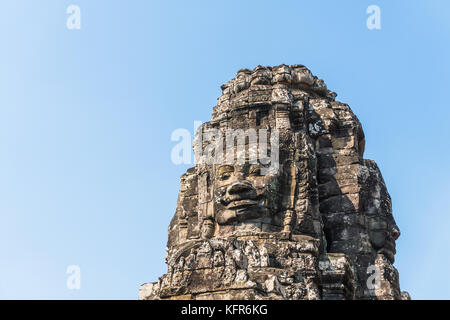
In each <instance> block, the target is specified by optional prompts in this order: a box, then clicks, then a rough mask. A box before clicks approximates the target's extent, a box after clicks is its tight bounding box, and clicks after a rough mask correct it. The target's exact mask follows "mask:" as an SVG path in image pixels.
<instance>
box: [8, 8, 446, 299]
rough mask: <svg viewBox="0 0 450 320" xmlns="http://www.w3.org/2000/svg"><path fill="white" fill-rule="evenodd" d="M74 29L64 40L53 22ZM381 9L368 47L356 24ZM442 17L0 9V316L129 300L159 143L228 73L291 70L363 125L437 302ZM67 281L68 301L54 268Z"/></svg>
mask: <svg viewBox="0 0 450 320" xmlns="http://www.w3.org/2000/svg"><path fill="white" fill-rule="evenodd" d="M70 4H76V5H78V6H79V7H80V9H81V29H80V30H68V29H67V28H66V19H67V17H68V15H67V14H66V8H67V7H68V6H69V5H70ZM371 4H376V5H378V6H379V7H380V8H381V26H382V29H381V30H372V31H371V30H368V29H367V27H366V19H367V17H368V15H367V14H366V8H367V7H368V6H369V5H371ZM449 12H450V2H448V1H446V0H441V1H438V0H429V1H419V0H416V1H406V0H405V1H400V0H395V1H392V0H390V1H382V0H371V1H363V0H360V1H356V0H354V1H350V0H346V1H339V3H338V1H334V0H330V1H324V0H322V1H314V2H313V1H299V0H297V1H276V2H275V1H245V2H244V1H177V2H175V1H164V2H163V1H137V0H135V1H106V0H96V1H87V0H71V1H63V0H54V1H45V0H41V1H35V0H29V1H25V0H4V1H2V2H1V4H0V39H1V41H2V50H0V260H1V261H2V262H1V263H0V298H3V299H5V298H7V299H9V298H13V299H49V298H51V299H135V298H137V294H138V289H139V285H140V284H141V283H144V282H148V281H155V280H156V279H157V277H158V276H160V275H162V274H163V273H164V272H165V271H166V266H165V264H164V256H165V243H166V240H167V226H168V224H169V221H170V219H171V217H172V215H173V213H174V210H175V205H176V200H177V193H178V187H179V176H180V175H181V174H182V173H183V172H184V171H185V170H186V169H187V168H188V166H185V165H178V166H177V165H174V164H173V163H172V162H171V160H170V152H171V149H172V148H173V146H174V145H175V143H174V142H172V141H171V140H170V135H171V133H172V132H173V130H175V129H177V128H187V129H189V130H192V127H193V123H194V121H195V120H201V121H207V120H209V118H210V115H211V110H212V107H213V106H214V105H215V103H216V99H217V98H218V97H219V95H220V85H221V84H223V83H225V82H227V81H228V80H230V79H231V78H232V77H233V76H234V75H235V72H236V71H237V70H238V69H240V68H244V67H247V68H253V67H255V66H257V65H258V64H261V65H276V64H281V63H285V64H304V65H306V66H308V67H309V68H310V69H311V70H312V71H313V73H314V74H316V75H317V76H319V77H321V78H323V79H324V80H325V82H326V83H327V85H328V87H329V88H330V89H332V90H334V91H336V92H337V93H338V100H340V101H342V102H345V103H348V104H349V105H350V106H351V107H352V109H353V111H354V112H355V113H356V114H357V116H358V117H359V119H360V121H361V122H362V124H363V128H364V130H365V134H366V154H365V157H366V158H369V159H374V160H376V161H377V163H378V165H379V166H380V168H381V171H382V173H383V176H384V179H385V181H386V184H387V186H388V189H389V191H390V193H391V196H392V198H393V209H394V216H395V218H396V221H397V224H398V225H399V227H400V229H401V231H402V236H401V237H400V239H399V240H398V241H397V249H398V254H397V256H396V264H395V265H396V267H397V268H398V270H399V272H400V281H401V287H402V290H407V291H409V292H410V293H411V295H412V297H413V298H416V299H450V275H449V270H450V255H449V254H448V249H449V243H450V232H449V231H448V230H449V227H450V214H449V213H450V205H449V193H450V170H449V169H450V164H449V163H450V162H449V157H450V152H449V148H448V145H449V139H450V129H449V120H450V110H449V106H448V93H449V89H450V88H449V85H450V81H449V75H450V72H449V71H450V63H449V59H448V57H450V41H449V40H450V20H449V19H448V15H449ZM69 265H79V266H80V268H81V289H80V290H68V289H67V287H66V279H67V275H66V268H67V266H69Z"/></svg>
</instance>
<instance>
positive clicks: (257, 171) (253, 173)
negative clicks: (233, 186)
mask: <svg viewBox="0 0 450 320" xmlns="http://www.w3.org/2000/svg"><path fill="white" fill-rule="evenodd" d="M249 174H250V175H251V176H259V175H260V174H261V169H260V168H256V167H253V168H250V170H249Z"/></svg>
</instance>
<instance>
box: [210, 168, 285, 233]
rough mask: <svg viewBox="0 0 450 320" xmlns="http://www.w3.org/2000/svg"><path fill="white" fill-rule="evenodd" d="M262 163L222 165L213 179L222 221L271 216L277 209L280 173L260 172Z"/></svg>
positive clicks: (216, 208) (218, 210) (215, 205)
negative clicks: (263, 173)
mask: <svg viewBox="0 0 450 320" xmlns="http://www.w3.org/2000/svg"><path fill="white" fill-rule="evenodd" d="M262 168H263V166H262V165H260V164H244V165H220V166H217V167H216V168H215V180H214V182H213V194H214V209H215V210H214V211H215V219H216V221H217V223H219V224H222V225H223V224H231V223H233V222H241V221H245V220H254V219H259V218H260V219H263V218H266V217H271V216H272V215H273V214H274V213H275V212H277V211H278V203H279V194H278V184H279V181H278V175H277V174H270V173H269V174H265V175H262V174H261V169H262Z"/></svg>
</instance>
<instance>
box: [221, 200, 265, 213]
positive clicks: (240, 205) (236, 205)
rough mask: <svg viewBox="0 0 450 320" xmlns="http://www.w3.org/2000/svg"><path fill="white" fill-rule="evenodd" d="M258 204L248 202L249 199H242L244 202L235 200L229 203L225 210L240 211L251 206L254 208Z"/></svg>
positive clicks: (253, 201) (252, 201) (251, 201)
mask: <svg viewBox="0 0 450 320" xmlns="http://www.w3.org/2000/svg"><path fill="white" fill-rule="evenodd" d="M257 204H258V202H257V201H255V200H250V199H244V200H235V201H231V202H230V203H229V204H228V205H227V209H228V210H240V209H245V208H248V207H251V206H255V205H257Z"/></svg>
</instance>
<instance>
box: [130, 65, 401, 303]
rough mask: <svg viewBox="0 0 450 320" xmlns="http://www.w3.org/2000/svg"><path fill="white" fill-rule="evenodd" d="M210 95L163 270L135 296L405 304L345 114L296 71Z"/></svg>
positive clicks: (358, 138) (371, 165)
mask: <svg viewBox="0 0 450 320" xmlns="http://www.w3.org/2000/svg"><path fill="white" fill-rule="evenodd" d="M221 88H222V95H221V96H220V98H219V99H218V103H217V106H215V107H214V109H213V112H212V119H211V121H210V122H207V123H204V124H203V125H202V126H201V127H200V128H199V130H198V131H197V133H196V138H195V139H194V150H195V153H196V160H197V161H196V165H195V167H193V168H191V169H189V170H188V171H187V172H186V173H185V174H184V175H183V176H182V177H181V187H180V193H179V196H178V203H177V209H176V212H175V215H174V217H173V219H172V221H171V223H170V226H169V238H168V243H167V257H166V262H167V264H168V272H167V274H165V275H163V276H162V277H160V278H159V280H158V281H157V282H154V283H146V284H144V285H142V286H141V288H140V293H139V299H308V300H309V299H402V298H403V299H405V298H408V294H407V293H401V291H400V288H399V279H398V278H399V276H398V272H397V270H396V269H395V267H394V265H393V263H394V255H395V252H396V251H395V240H396V239H397V238H398V237H399V235H400V231H399V229H398V227H397V225H396V223H395V221H394V218H393V216H392V209H391V198H390V196H389V194H388V191H387V189H386V186H385V183H384V181H383V178H382V176H381V173H380V171H379V169H378V167H377V165H376V164H375V162H374V161H372V160H367V159H364V158H363V154H364V133H363V130H362V127H361V124H360V122H359V121H358V119H357V117H356V116H355V115H354V114H353V112H352V110H351V109H350V107H349V106H348V105H346V104H344V103H341V102H337V101H336V100H335V98H336V94H335V93H334V92H332V91H329V90H328V89H327V86H326V85H325V83H324V82H323V81H322V80H320V79H318V78H317V77H315V76H313V75H312V74H311V72H310V71H309V70H308V69H307V68H306V67H305V66H302V65H291V66H287V65H280V66H276V67H261V66H258V67H256V68H255V69H254V70H248V69H243V70H239V71H238V72H237V75H236V77H235V78H234V79H233V80H231V81H229V82H228V83H226V84H224V85H222V87H221ZM235 142H236V143H235Z"/></svg>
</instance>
